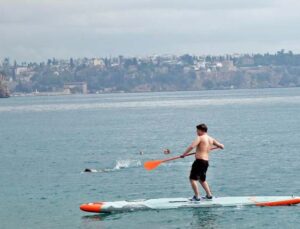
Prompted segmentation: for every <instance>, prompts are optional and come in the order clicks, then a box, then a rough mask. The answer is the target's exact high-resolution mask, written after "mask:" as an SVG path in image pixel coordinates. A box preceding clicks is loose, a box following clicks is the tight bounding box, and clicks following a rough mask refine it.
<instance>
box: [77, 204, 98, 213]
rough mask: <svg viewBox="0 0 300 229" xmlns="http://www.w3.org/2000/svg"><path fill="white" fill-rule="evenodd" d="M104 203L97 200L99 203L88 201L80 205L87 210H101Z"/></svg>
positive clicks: (83, 209) (81, 208)
mask: <svg viewBox="0 0 300 229" xmlns="http://www.w3.org/2000/svg"><path fill="white" fill-rule="evenodd" d="M102 206H103V203H102V202H97V203H87V204H82V205H80V210H82V211H86V212H97V213H99V212H101V209H102Z"/></svg>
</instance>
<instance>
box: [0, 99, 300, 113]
mask: <svg viewBox="0 0 300 229" xmlns="http://www.w3.org/2000/svg"><path fill="white" fill-rule="evenodd" d="M270 103H272V104H276V103H292V104H300V96H287V97H263V98H262V97H258V98H218V99H189V100H187V99H174V100H161V101H149V100H146V101H130V102H100V103H96V102H94V103H68V104H61V103H60V104H47V105H43V104H36V105H15V106H1V107H0V112H47V111H68V110H93V109H94V110H95V109H105V108H111V109H114V108H157V107H173V108H176V107H193V106H207V105H210V106H211V105H216V106H222V105H235V104H236V105H243V104H245V105H249V104H270Z"/></svg>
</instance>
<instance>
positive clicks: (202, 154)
mask: <svg viewBox="0 0 300 229" xmlns="http://www.w3.org/2000/svg"><path fill="white" fill-rule="evenodd" d="M196 141H197V142H198V145H197V146H196V155H195V157H196V159H202V160H206V161H208V160H209V152H210V151H211V149H212V148H213V146H216V147H218V148H223V147H224V146H223V145H222V144H220V143H219V142H217V141H216V140H215V139H213V138H212V137H210V136H209V135H208V134H204V135H202V136H198V137H197V139H196Z"/></svg>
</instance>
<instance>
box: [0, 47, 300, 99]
mask: <svg viewBox="0 0 300 229" xmlns="http://www.w3.org/2000/svg"><path fill="white" fill-rule="evenodd" d="M0 66H1V65H0ZM0 71H2V72H3V74H5V76H6V79H9V82H10V85H9V87H10V88H12V90H13V91H14V92H22V93H31V92H35V91H38V92H59V91H62V90H64V85H65V84H68V83H71V82H86V83H87V91H88V92H89V93H106V92H147V91H178V90H179V91H182V90H207V89H229V88H230V89H234V88H269V87H299V86H300V55H299V54H293V53H292V52H290V51H289V52H285V51H284V50H281V51H279V52H277V53H275V54H269V53H267V54H263V55H262V54H254V55H248V54H246V55H225V56H209V55H208V56H191V55H188V54H186V55H182V56H175V55H162V56H149V57H143V58H136V57H123V56H119V57H111V58H91V59H88V58H82V59H73V58H70V59H69V60H57V59H55V58H53V59H49V60H48V61H47V62H42V63H22V64H21V65H19V64H17V63H16V62H14V64H13V65H12V64H10V62H9V59H8V58H6V59H5V60H4V61H3V63H2V67H0ZM3 91H5V89H3V88H2V94H3ZM74 91H75V92H76V90H74Z"/></svg>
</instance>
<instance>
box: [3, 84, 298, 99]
mask: <svg viewBox="0 0 300 229" xmlns="http://www.w3.org/2000/svg"><path fill="white" fill-rule="evenodd" d="M289 88H300V87H297V86H295V87H265V88H222V89H203V90H174V91H170V90H169V91H167V90H166V91H128V92H125V91H112V92H99V93H87V94H82V93H75V94H69V93H64V92H38V93H36V92H35V93H12V94H10V96H9V97H37V96H41V97H42V96H86V95H109V94H139V93H142V94H144V93H147V94H150V93H172V92H204V91H238V90H269V89H289ZM6 98H8V97H6Z"/></svg>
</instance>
